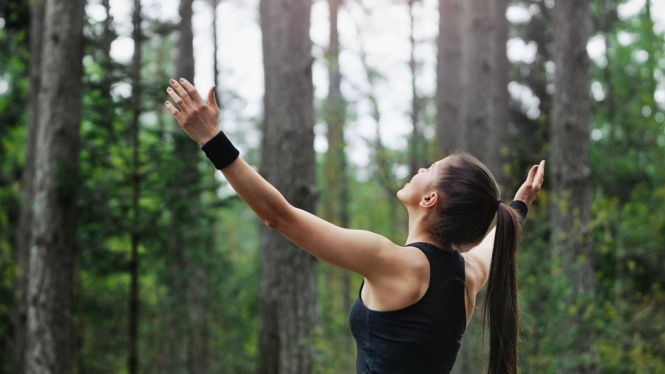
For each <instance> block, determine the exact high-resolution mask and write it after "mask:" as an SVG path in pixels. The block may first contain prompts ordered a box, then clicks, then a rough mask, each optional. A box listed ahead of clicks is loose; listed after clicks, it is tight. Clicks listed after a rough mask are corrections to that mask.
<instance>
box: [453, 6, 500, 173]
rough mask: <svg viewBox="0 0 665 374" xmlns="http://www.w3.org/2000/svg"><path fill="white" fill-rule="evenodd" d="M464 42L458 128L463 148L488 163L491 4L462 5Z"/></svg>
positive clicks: (490, 96)
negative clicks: (460, 130)
mask: <svg viewBox="0 0 665 374" xmlns="http://www.w3.org/2000/svg"><path fill="white" fill-rule="evenodd" d="M462 6H463V7H464V18H463V19H464V39H463V43H462V67H463V69H462V87H463V89H462V102H461V104H460V113H459V119H458V122H459V128H464V131H463V132H462V139H460V144H461V146H462V148H463V149H464V150H465V151H467V152H470V153H471V154H473V155H475V156H476V157H478V158H479V159H480V160H481V161H486V160H487V156H488V154H487V147H488V144H489V142H488V139H489V130H490V124H489V120H490V113H489V109H490V104H491V102H492V100H491V99H492V94H491V92H492V90H491V89H489V87H490V86H491V82H492V58H493V55H492V53H491V51H492V15H491V9H492V2H491V1H490V0H468V1H464V2H463V5H462Z"/></svg>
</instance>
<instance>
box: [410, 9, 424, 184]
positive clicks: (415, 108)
mask: <svg viewBox="0 0 665 374" xmlns="http://www.w3.org/2000/svg"><path fill="white" fill-rule="evenodd" d="M415 1H416V0H408V5H409V20H410V21H411V22H410V28H409V42H410V43H411V55H410V59H409V69H410V70H411V97H412V98H411V127H412V130H411V139H410V144H409V169H410V170H409V172H410V175H416V174H417V173H418V169H419V168H421V167H423V164H425V162H424V161H423V160H422V155H421V146H420V138H421V135H420V128H419V127H418V121H419V114H420V98H419V97H418V91H417V89H416V88H417V87H416V73H417V67H416V39H415V36H414V35H413V33H414V26H415V20H414V17H413V3H414V2H415Z"/></svg>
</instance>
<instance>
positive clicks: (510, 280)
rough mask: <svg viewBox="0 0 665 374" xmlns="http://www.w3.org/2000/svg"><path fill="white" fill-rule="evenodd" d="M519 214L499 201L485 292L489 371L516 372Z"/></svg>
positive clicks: (493, 372)
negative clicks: (488, 339) (488, 337)
mask: <svg viewBox="0 0 665 374" xmlns="http://www.w3.org/2000/svg"><path fill="white" fill-rule="evenodd" d="M521 220H522V217H521V216H520V215H519V213H517V211H516V210H514V209H513V208H511V207H509V206H507V205H505V204H499V206H498V210H497V223H496V233H495V236H494V250H493V252H492V262H491V265H490V274H489V280H488V282H487V292H486V294H485V307H486V309H485V323H486V326H487V325H489V328H490V357H489V366H488V373H489V374H514V373H517V334H518V319H519V312H518V307H517V246H518V244H519V241H520V238H521V235H522V225H521Z"/></svg>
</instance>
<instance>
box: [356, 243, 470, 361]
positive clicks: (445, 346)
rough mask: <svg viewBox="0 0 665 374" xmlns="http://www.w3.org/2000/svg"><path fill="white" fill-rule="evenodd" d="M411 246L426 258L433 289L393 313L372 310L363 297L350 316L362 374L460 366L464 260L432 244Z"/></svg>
mask: <svg viewBox="0 0 665 374" xmlns="http://www.w3.org/2000/svg"><path fill="white" fill-rule="evenodd" d="M408 245H409V246H414V247H417V248H419V249H420V250H421V251H423V252H424V253H425V255H426V256H427V259H428V260H429V263H430V283H429V287H428V288H427V291H426V292H425V295H424V296H423V297H422V298H421V299H420V300H418V301H417V302H416V303H415V304H413V305H410V306H408V307H406V308H403V309H399V310H396V311H389V312H379V311H374V310H370V309H367V307H365V305H364V304H363V301H362V299H361V296H360V292H358V298H357V299H356V301H355V302H354V303H353V306H352V307H351V312H350V314H349V322H350V325H351V333H352V334H353V337H354V338H355V339H356V345H357V358H356V372H357V373H358V374H370V373H371V374H381V373H385V374H401V373H418V374H429V373H437V374H440V373H449V372H450V370H451V369H452V368H453V364H454V363H455V357H456V356H457V351H458V350H459V347H460V341H461V339H462V334H463V333H464V329H465V328H466V307H465V305H464V279H465V278H464V259H463V258H462V256H461V255H460V253H459V252H458V251H456V250H443V249H440V248H438V247H436V246H434V245H432V244H429V243H410V244H408ZM364 284H365V283H364V281H363V284H362V285H361V286H360V291H362V287H363V286H364Z"/></svg>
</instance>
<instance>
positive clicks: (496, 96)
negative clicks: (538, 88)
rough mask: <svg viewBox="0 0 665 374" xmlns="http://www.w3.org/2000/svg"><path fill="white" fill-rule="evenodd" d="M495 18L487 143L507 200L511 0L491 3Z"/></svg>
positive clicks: (490, 165)
mask: <svg viewBox="0 0 665 374" xmlns="http://www.w3.org/2000/svg"><path fill="white" fill-rule="evenodd" d="M492 5H493V7H494V9H493V11H492V13H493V17H492V21H493V23H494V41H493V43H492V44H493V45H492V51H493V54H494V56H493V57H492V60H493V61H494V69H493V70H492V80H491V83H492V92H491V93H492V102H491V116H490V123H489V126H490V129H489V130H490V133H489V144H488V157H487V160H486V164H487V167H488V168H489V169H490V170H491V171H492V174H493V175H494V178H496V181H497V183H499V185H500V186H501V187H502V188H501V190H502V198H503V199H504V200H505V199H506V198H508V196H509V195H510V191H507V188H508V187H509V186H510V175H508V174H507V173H505V172H504V163H506V162H507V161H509V159H508V158H507V157H506V156H507V152H508V151H509V150H510V149H511V147H510V144H509V141H510V137H509V135H508V131H509V127H510V108H509V107H508V104H509V102H510V94H509V93H508V83H509V82H510V61H508V55H507V53H506V52H507V51H506V43H507V42H508V33H509V29H510V24H509V23H508V19H507V18H506V10H507V8H508V0H495V1H494V2H493V3H492Z"/></svg>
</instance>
